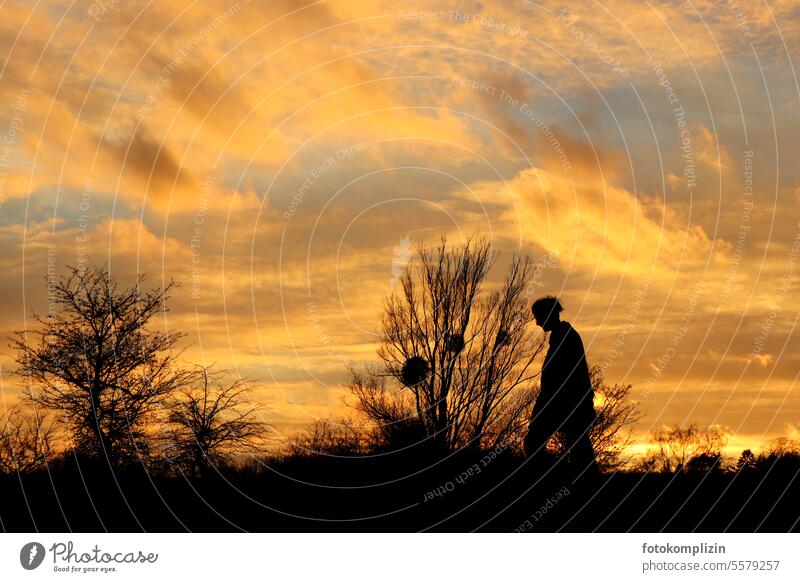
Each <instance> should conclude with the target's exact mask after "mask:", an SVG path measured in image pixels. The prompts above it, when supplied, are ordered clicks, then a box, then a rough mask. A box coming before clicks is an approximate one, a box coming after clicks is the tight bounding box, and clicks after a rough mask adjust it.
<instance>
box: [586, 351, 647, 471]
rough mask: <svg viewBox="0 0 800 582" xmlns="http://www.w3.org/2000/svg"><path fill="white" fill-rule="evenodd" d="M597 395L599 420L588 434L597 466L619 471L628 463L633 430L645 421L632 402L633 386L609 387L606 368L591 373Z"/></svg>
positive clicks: (636, 405) (593, 368) (596, 404)
mask: <svg viewBox="0 0 800 582" xmlns="http://www.w3.org/2000/svg"><path fill="white" fill-rule="evenodd" d="M589 376H590V378H591V379H592V386H593V388H594V393H595V412H596V413H597V420H596V421H595V423H594V424H593V425H592V428H591V429H590V431H589V439H590V440H591V441H592V447H593V448H594V452H595V455H596V457H597V462H598V464H599V465H600V466H601V467H603V468H605V469H619V468H620V467H621V466H622V465H624V464H625V463H627V461H628V458H627V457H626V456H625V451H626V449H627V448H628V445H629V444H630V443H631V439H632V431H631V427H632V426H633V425H634V424H636V423H637V422H639V420H640V419H641V418H642V413H641V410H640V409H639V404H638V403H637V402H635V401H633V400H631V389H632V388H633V386H632V385H630V384H613V385H612V384H606V382H605V375H604V373H603V369H602V368H601V367H600V366H592V367H591V369H590V370H589Z"/></svg>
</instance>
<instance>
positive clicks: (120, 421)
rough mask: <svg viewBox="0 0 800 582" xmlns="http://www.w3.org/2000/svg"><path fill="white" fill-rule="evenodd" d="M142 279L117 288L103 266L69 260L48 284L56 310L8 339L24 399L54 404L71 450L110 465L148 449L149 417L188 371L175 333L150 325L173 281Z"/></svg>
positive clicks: (163, 307) (49, 406) (139, 455)
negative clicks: (146, 286)
mask: <svg viewBox="0 0 800 582" xmlns="http://www.w3.org/2000/svg"><path fill="white" fill-rule="evenodd" d="M143 281H144V276H143V275H142V276H139V277H138V279H137V284H136V285H134V286H132V287H130V288H121V287H120V286H119V285H118V284H117V283H116V282H115V281H114V280H113V279H112V277H111V274H110V273H109V272H108V271H107V270H105V269H103V268H101V267H97V266H92V267H91V268H88V269H79V268H75V267H70V268H69V273H68V274H67V275H65V276H62V277H61V278H60V279H59V281H58V282H57V283H56V284H55V285H54V288H53V301H54V302H55V304H56V306H57V307H58V309H57V310H56V311H55V312H54V313H52V314H49V315H47V316H40V315H38V314H34V319H35V320H36V322H38V323H39V324H40V327H39V329H34V330H26V331H20V332H17V333H16V337H15V339H13V340H12V347H14V348H16V351H17V357H16V360H17V363H18V364H19V369H18V370H17V372H18V373H19V374H20V375H22V376H23V377H24V378H26V379H27V381H28V387H27V396H28V398H29V399H30V400H32V401H33V402H34V403H36V404H38V405H40V406H42V407H45V408H47V409H51V410H54V411H57V413H58V414H59V418H60V420H61V421H62V422H63V423H64V424H65V425H66V426H67V428H68V429H69V432H70V435H71V437H72V441H73V446H74V447H75V448H76V449H77V450H79V451H81V452H85V453H88V454H90V455H93V456H98V457H105V458H106V459H107V460H108V461H109V462H110V463H111V464H118V463H120V462H121V461H124V460H130V459H133V458H142V457H143V456H144V455H147V454H148V453H149V450H150V444H151V439H150V438H149V435H148V431H147V429H148V423H149V422H150V421H151V420H152V419H153V417H154V416H155V415H156V414H157V412H158V410H159V408H160V406H161V405H162V404H163V403H164V401H165V399H166V398H167V397H168V396H169V395H170V394H172V393H173V392H174V391H175V390H176V389H177V388H180V387H181V386H183V385H185V384H186V382H187V381H188V380H189V379H190V378H191V372H190V371H185V370H181V369H178V368H177V367H176V366H175V365H174V364H175V358H176V354H175V353H174V352H173V349H174V348H175V344H176V342H177V341H178V339H179V338H180V334H179V333H177V332H171V331H166V332H165V331H157V330H153V329H151V327H150V323H151V320H152V319H153V317H154V316H156V315H157V314H159V313H162V312H163V311H165V310H166V305H165V303H166V300H167V293H168V292H169V290H170V289H171V288H172V287H173V283H169V284H167V285H166V286H165V287H164V288H162V289H154V290H150V291H145V292H143V291H141V289H140V287H141V284H142V283H143Z"/></svg>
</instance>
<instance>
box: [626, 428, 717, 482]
mask: <svg viewBox="0 0 800 582" xmlns="http://www.w3.org/2000/svg"><path fill="white" fill-rule="evenodd" d="M652 437H653V441H654V442H655V444H656V445H657V449H656V450H655V451H652V452H651V453H650V454H648V455H647V456H646V457H645V458H644V459H643V460H642V461H641V463H640V468H641V469H644V470H647V471H661V472H665V473H676V472H679V471H685V470H687V469H689V468H691V466H692V464H691V463H692V460H693V459H694V460H695V463H694V465H695V466H696V467H699V466H700V465H702V466H707V467H713V466H717V465H718V464H719V462H720V460H721V452H720V451H721V450H722V447H723V446H724V445H725V442H726V437H725V434H724V433H723V431H722V430H721V429H720V428H719V427H717V426H710V427H708V428H707V429H705V430H701V429H700V428H699V427H698V426H697V425H696V424H691V425H689V426H688V427H686V428H683V427H680V426H678V427H675V428H665V429H663V430H659V431H655V432H653V433H652ZM710 459H716V461H715V462H714V463H711V464H710V465H709V462H710V461H709V460H710Z"/></svg>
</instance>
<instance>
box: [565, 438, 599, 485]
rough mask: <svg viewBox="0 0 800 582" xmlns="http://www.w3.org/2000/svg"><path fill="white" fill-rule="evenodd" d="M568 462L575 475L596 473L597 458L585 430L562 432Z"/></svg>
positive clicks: (597, 470)
mask: <svg viewBox="0 0 800 582" xmlns="http://www.w3.org/2000/svg"><path fill="white" fill-rule="evenodd" d="M564 438H565V441H566V445H567V452H568V455H569V459H570V463H571V464H572V465H573V467H574V470H575V472H576V476H589V475H597V474H598V472H599V469H598V466H597V458H596V457H595V454H594V449H593V448H592V441H591V440H590V439H589V434H588V431H587V430H580V429H577V430H575V429H572V430H569V431H568V432H566V433H565V434H564Z"/></svg>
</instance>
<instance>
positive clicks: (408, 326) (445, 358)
mask: <svg viewBox="0 0 800 582" xmlns="http://www.w3.org/2000/svg"><path fill="white" fill-rule="evenodd" d="M495 260H496V257H495V256H493V255H492V253H491V251H490V244H489V243H488V242H487V241H486V240H485V239H478V240H470V241H468V242H467V243H466V244H464V245H462V246H460V247H457V248H454V249H448V248H447V243H446V240H445V239H442V242H441V243H440V244H439V245H438V246H437V247H435V248H426V247H425V246H423V245H420V246H419V247H418V250H417V253H416V256H415V258H414V259H413V260H412V261H411V263H410V264H409V265H408V266H407V267H406V270H405V272H404V273H403V275H402V276H401V278H400V280H399V285H398V288H397V289H396V290H395V291H394V292H393V293H392V294H391V295H390V296H389V298H388V299H387V300H386V303H385V311H384V316H383V323H382V333H381V343H380V346H379V348H378V356H379V357H380V359H381V360H382V361H383V364H384V365H385V368H386V371H387V373H388V375H389V376H390V377H393V378H394V379H396V380H397V382H398V383H399V384H400V385H401V386H403V387H404V388H405V389H406V391H407V392H406V393H405V395H404V396H400V397H398V398H394V397H393V398H386V394H385V393H383V394H381V392H380V389H378V390H377V391H376V390H375V388H376V386H371V387H369V386H368V387H369V388H370V390H368V391H367V392H370V393H371V394H372V395H373V396H374V395H375V394H376V393H377V397H378V398H377V400H375V399H374V398H372V396H370V395H367V394H366V393H365V392H364V391H363V390H360V389H359V387H358V381H357V379H356V382H351V384H354V385H355V386H356V388H357V389H356V390H355V391H354V392H355V394H356V396H357V397H358V398H359V400H360V406H361V408H362V410H364V412H366V413H367V414H368V415H369V416H370V417H372V418H373V419H374V420H375V421H377V422H379V423H384V424H385V423H386V422H387V421H389V422H393V423H394V422H397V421H400V420H402V419H404V418H405V419H407V418H409V416H412V417H414V418H415V420H416V423H417V425H418V426H420V427H421V428H422V430H423V431H424V434H425V435H426V436H427V437H428V438H430V439H433V440H434V441H435V442H436V443H437V446H438V447H440V448H441V449H443V450H453V449H457V448H460V447H463V446H467V445H470V446H475V447H478V446H487V445H488V446H493V445H494V444H496V442H497V441H498V439H503V438H506V437H508V436H509V435H508V434H507V433H508V430H505V429H502V428H500V427H501V423H505V425H506V427H508V426H512V425H516V424H519V423H520V422H521V421H522V420H523V419H524V421H527V420H528V418H529V405H530V404H531V403H532V399H531V393H530V389H531V388H532V387H533V383H534V381H535V378H536V376H537V375H538V371H535V370H534V368H533V363H534V360H535V359H536V357H537V356H538V355H539V354H540V353H541V351H542V349H543V343H542V341H537V340H536V338H535V337H534V336H533V335H532V332H531V330H530V326H529V325H528V324H529V323H530V322H531V321H532V318H533V316H532V314H531V311H530V306H529V305H528V301H527V296H526V290H527V287H528V285H529V284H530V282H531V278H532V274H533V265H532V264H531V262H530V261H529V260H528V259H522V258H519V257H515V258H514V259H513V260H512V262H511V265H510V267H509V270H508V273H507V275H506V278H505V281H504V282H503V283H502V284H501V285H500V286H499V288H497V289H495V290H493V291H489V290H487V289H486V288H485V287H486V278H487V276H488V274H489V272H490V270H491V268H492V266H493V265H494V264H495ZM362 388H363V386H362ZM526 390H527V391H528V392H527V393H526V395H525V396H520V394H521V393H522V392H523V391H526ZM376 403H377V404H379V406H378V407H376ZM386 413H388V416H386ZM526 413H527V414H528V418H525V415H526ZM398 416H399V417H401V418H397V417H398ZM390 419H391V420H390Z"/></svg>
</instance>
